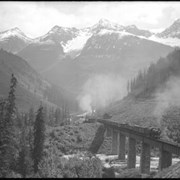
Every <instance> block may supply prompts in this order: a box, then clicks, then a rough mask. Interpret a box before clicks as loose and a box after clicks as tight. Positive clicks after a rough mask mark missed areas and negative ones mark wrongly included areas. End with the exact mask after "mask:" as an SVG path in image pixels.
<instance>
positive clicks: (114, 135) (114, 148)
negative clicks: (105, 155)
mask: <svg viewBox="0 0 180 180" xmlns="http://www.w3.org/2000/svg"><path fill="white" fill-rule="evenodd" d="M111 150H112V154H113V155H117V152H118V132H117V131H116V130H114V129H113V130H112V148H111Z"/></svg>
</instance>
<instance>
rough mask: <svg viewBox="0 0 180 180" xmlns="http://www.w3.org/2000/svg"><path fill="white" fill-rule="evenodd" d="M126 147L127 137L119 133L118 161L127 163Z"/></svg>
mask: <svg viewBox="0 0 180 180" xmlns="http://www.w3.org/2000/svg"><path fill="white" fill-rule="evenodd" d="M125 145H126V136H125V135H124V134H122V133H119V154H118V159H119V160H121V161H125V155H126V151H125Z"/></svg>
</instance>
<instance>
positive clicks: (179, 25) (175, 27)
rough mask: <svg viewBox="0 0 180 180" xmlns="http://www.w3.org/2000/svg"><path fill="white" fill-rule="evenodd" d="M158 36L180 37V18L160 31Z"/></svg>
mask: <svg viewBox="0 0 180 180" xmlns="http://www.w3.org/2000/svg"><path fill="white" fill-rule="evenodd" d="M157 36H158V37H162V38H180V19H177V20H176V21H174V23H173V24H172V25H171V26H169V27H168V28H166V29H165V30H164V31H163V32H161V33H158V34H157Z"/></svg>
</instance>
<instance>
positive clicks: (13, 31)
mask: <svg viewBox="0 0 180 180" xmlns="http://www.w3.org/2000/svg"><path fill="white" fill-rule="evenodd" d="M11 36H16V37H20V38H22V37H23V38H27V37H26V35H25V34H24V33H23V32H22V31H21V30H20V29H19V28H17V27H15V28H12V29H10V30H6V31H3V32H1V33H0V38H3V39H4V38H9V37H11Z"/></svg>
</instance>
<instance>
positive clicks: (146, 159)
mask: <svg viewBox="0 0 180 180" xmlns="http://www.w3.org/2000/svg"><path fill="white" fill-rule="evenodd" d="M150 149H151V147H150V145H149V144H147V143H144V142H142V146H141V160H140V172H141V173H144V174H150V162H151V155H150Z"/></svg>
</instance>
